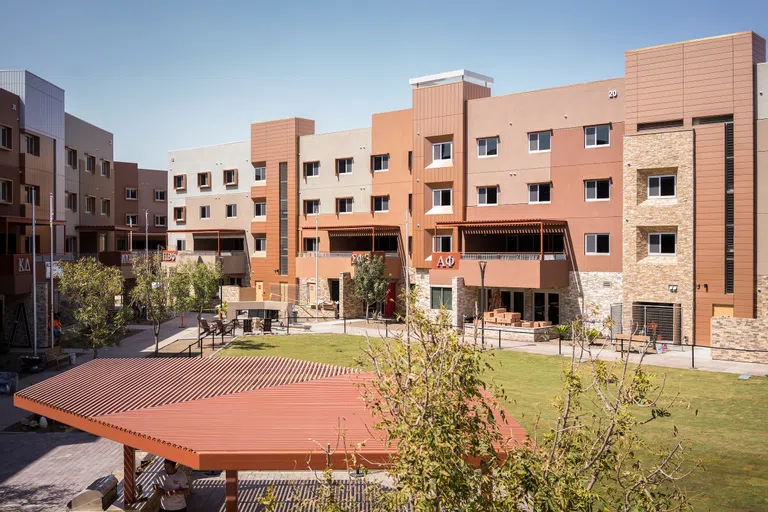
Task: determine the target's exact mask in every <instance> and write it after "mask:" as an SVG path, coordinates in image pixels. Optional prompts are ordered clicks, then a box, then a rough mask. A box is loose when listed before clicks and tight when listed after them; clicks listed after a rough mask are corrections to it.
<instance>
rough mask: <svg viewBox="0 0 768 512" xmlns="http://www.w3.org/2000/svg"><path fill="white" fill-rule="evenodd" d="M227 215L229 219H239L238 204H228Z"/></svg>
mask: <svg viewBox="0 0 768 512" xmlns="http://www.w3.org/2000/svg"><path fill="white" fill-rule="evenodd" d="M226 215H227V218H228V219H234V218H235V217H237V205H236V204H228V205H227V211H226Z"/></svg>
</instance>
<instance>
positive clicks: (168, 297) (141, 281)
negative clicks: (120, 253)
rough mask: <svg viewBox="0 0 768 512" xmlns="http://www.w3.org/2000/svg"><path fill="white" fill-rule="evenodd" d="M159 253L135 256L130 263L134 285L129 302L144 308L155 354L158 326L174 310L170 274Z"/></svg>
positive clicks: (157, 345) (157, 346)
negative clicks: (149, 324)
mask: <svg viewBox="0 0 768 512" xmlns="http://www.w3.org/2000/svg"><path fill="white" fill-rule="evenodd" d="M162 260H163V258H162V255H161V254H159V253H154V252H153V253H148V254H135V255H134V256H133V259H132V261H131V263H132V265H133V273H134V275H135V276H136V285H135V286H134V287H133V288H132V289H131V293H130V296H131V301H132V302H133V303H134V304H136V305H138V306H140V307H142V308H144V310H145V313H146V315H147V317H148V318H149V321H150V322H152V334H154V338H155V354H157V353H158V349H159V344H160V325H161V324H162V323H163V321H165V320H166V319H167V318H168V314H169V313H170V312H171V311H173V310H174V303H175V298H174V296H173V295H172V294H171V280H172V275H171V274H172V273H171V272H170V271H168V270H167V269H166V268H163V265H162Z"/></svg>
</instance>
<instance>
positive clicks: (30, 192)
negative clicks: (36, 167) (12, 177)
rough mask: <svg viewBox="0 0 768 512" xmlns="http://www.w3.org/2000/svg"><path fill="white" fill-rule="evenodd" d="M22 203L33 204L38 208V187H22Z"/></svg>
mask: <svg viewBox="0 0 768 512" xmlns="http://www.w3.org/2000/svg"><path fill="white" fill-rule="evenodd" d="M24 202H25V203H26V204H32V203H35V205H37V206H40V187H36V186H33V185H25V186H24Z"/></svg>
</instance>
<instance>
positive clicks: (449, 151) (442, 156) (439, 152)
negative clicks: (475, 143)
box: [432, 142, 453, 162]
mask: <svg viewBox="0 0 768 512" xmlns="http://www.w3.org/2000/svg"><path fill="white" fill-rule="evenodd" d="M451 158H453V142H437V143H435V144H432V161H433V162H439V161H440V160H450V159H451Z"/></svg>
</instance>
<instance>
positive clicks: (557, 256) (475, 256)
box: [461, 252, 566, 261]
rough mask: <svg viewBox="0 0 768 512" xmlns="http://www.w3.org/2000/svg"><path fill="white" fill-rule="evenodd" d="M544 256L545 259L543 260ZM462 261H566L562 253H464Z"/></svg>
mask: <svg viewBox="0 0 768 512" xmlns="http://www.w3.org/2000/svg"><path fill="white" fill-rule="evenodd" d="M542 256H543V258H542ZM461 259H463V260H478V261H479V260H502V261H523V260H524V261H530V260H541V259H543V260H544V261H555V260H565V259H566V256H565V253H562V252H545V253H544V254H543V255H542V254H541V253H538V252H496V253H494V252H463V253H461Z"/></svg>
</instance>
